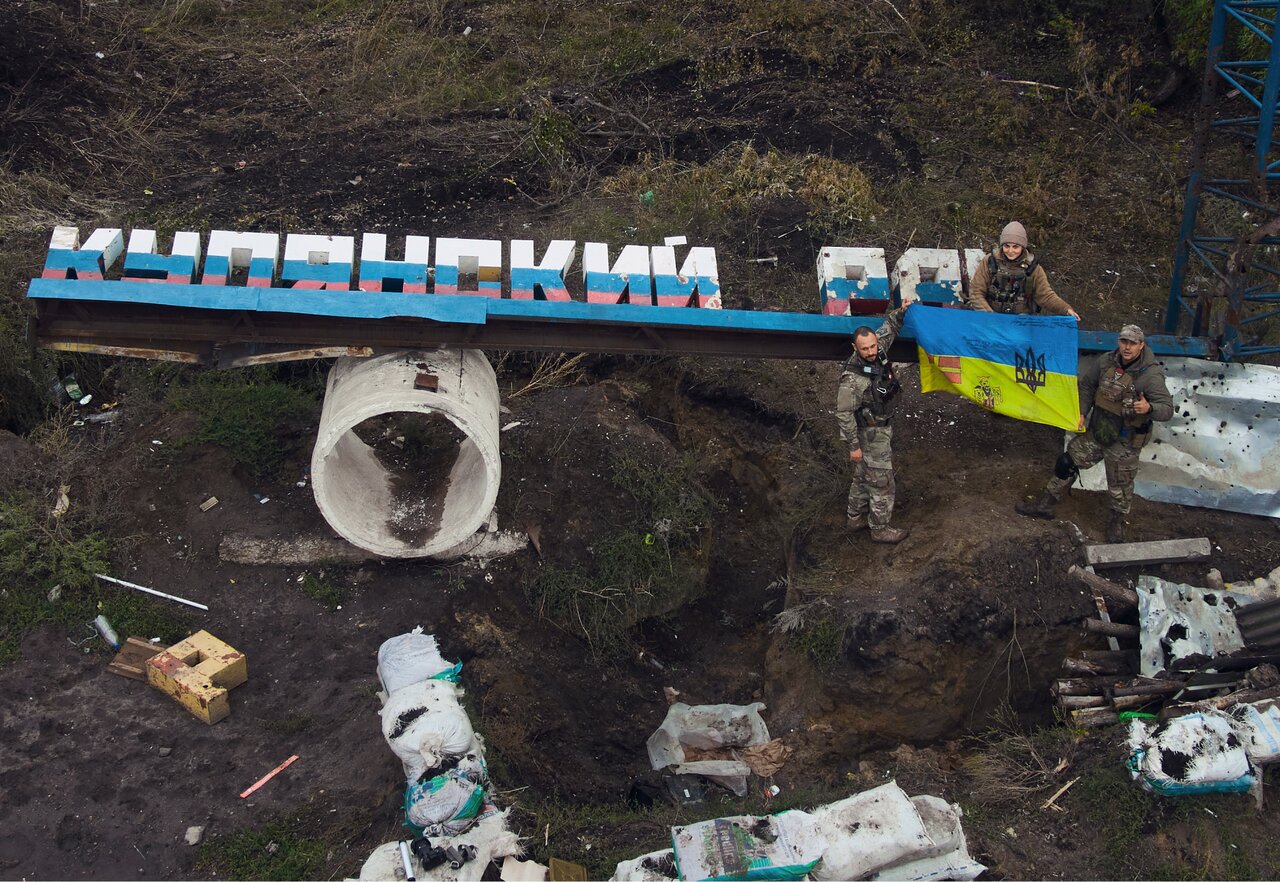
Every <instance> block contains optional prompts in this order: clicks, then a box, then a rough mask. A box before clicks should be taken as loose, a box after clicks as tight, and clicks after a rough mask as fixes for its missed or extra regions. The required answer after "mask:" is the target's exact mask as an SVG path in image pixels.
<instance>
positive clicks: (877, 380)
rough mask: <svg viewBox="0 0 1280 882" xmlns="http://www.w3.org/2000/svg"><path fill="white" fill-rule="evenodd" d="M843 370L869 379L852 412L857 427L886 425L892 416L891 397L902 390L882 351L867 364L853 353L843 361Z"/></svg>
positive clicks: (893, 397)
mask: <svg viewBox="0 0 1280 882" xmlns="http://www.w3.org/2000/svg"><path fill="white" fill-rule="evenodd" d="M845 370H847V371H852V372H853V373H855V374H862V375H863V376H864V377H867V378H869V379H870V380H871V384H870V385H869V386H868V387H867V391H866V392H864V393H862V401H860V402H859V403H858V409H857V410H855V411H854V412H853V418H854V419H855V420H856V421H857V423H858V427H859V428H862V429H868V428H871V427H872V426H887V425H889V421H890V419H892V418H893V399H895V398H897V397H898V393H899V392H901V391H902V384H900V383H899V382H898V377H897V375H896V374H895V373H894V371H893V365H892V364H891V363H890V362H889V359H888V357H887V356H886V355H885V353H884V352H881V353H880V355H879V356H878V357H877V358H876V361H875V363H874V364H867V363H866V362H865V361H863V360H862V359H861V358H860V357H859V356H857V355H855V356H853V358H851V359H849V361H848V362H846V363H845Z"/></svg>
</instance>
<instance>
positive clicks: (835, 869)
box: [811, 781, 938, 880]
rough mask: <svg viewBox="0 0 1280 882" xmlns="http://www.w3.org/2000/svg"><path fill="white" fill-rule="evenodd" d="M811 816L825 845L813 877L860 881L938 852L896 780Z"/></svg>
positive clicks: (824, 808)
mask: <svg viewBox="0 0 1280 882" xmlns="http://www.w3.org/2000/svg"><path fill="white" fill-rule="evenodd" d="M813 816H814V818H815V819H816V820H817V825H818V830H819V832H821V834H822V835H823V836H824V837H825V838H826V840H827V842H828V845H827V850H826V852H825V853H823V855H822V860H821V861H820V862H819V863H818V865H817V866H816V867H814V868H813V871H812V873H811V875H812V876H813V878H814V879H819V880H836V879H862V878H865V877H866V876H869V875H871V874H872V873H875V872H877V871H879V870H882V869H885V868H886V867H891V866H894V865H896V864H901V863H904V862H906V861H913V860H918V859H920V858H922V857H927V856H930V855H932V854H936V853H937V849H938V846H937V844H936V843H935V842H934V841H933V839H932V838H931V837H930V836H929V833H928V831H927V830H926V829H925V826H924V821H923V820H921V818H920V812H919V810H918V809H917V808H916V805H915V803H913V802H912V801H911V799H909V798H908V797H907V794H905V793H904V792H903V791H902V788H901V787H899V786H898V785H897V782H894V781H890V782H889V783H888V784H884V785H881V786H880V787H876V788H874V789H872V790H866V791H863V792H862V793H857V794H854V795H853V796H850V797H848V798H847V799H842V800H840V801H839V802H833V803H831V804H830V805H825V806H822V807H821V808H818V809H815V810H814V812H813Z"/></svg>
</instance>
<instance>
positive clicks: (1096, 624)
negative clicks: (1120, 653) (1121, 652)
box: [1084, 619, 1138, 640]
mask: <svg viewBox="0 0 1280 882" xmlns="http://www.w3.org/2000/svg"><path fill="white" fill-rule="evenodd" d="M1084 629H1085V630H1086V631H1088V632H1089V633H1090V634H1103V635H1106V636H1107V637H1131V638H1133V639H1135V640H1136V639H1137V638H1138V626H1137V625H1122V624H1120V623H1119V622H1104V621H1102V620H1101V619H1085V620H1084Z"/></svg>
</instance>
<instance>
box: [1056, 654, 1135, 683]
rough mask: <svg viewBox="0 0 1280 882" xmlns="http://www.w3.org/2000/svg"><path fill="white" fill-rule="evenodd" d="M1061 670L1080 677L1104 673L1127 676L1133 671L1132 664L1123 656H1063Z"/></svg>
mask: <svg viewBox="0 0 1280 882" xmlns="http://www.w3.org/2000/svg"><path fill="white" fill-rule="evenodd" d="M1117 655H1123V653H1117ZM1062 670H1063V671H1065V672H1066V673H1068V674H1076V675H1078V676H1082V677H1097V676H1101V675H1104V674H1120V675H1122V676H1129V675H1131V674H1132V673H1133V664H1132V662H1129V661H1127V660H1126V659H1124V658H1116V659H1097V660H1094V659H1089V658H1064V659H1063V660H1062Z"/></svg>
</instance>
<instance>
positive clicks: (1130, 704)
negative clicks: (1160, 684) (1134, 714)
mask: <svg viewBox="0 0 1280 882" xmlns="http://www.w3.org/2000/svg"><path fill="white" fill-rule="evenodd" d="M1164 699H1165V696H1164V695H1117V696H1115V697H1114V698H1112V699H1111V706H1112V707H1114V708H1115V709H1116V710H1118V711H1122V710H1129V709H1131V708H1135V707H1142V706H1143V705H1144V704H1154V703H1156V702H1161V701H1164Z"/></svg>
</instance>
